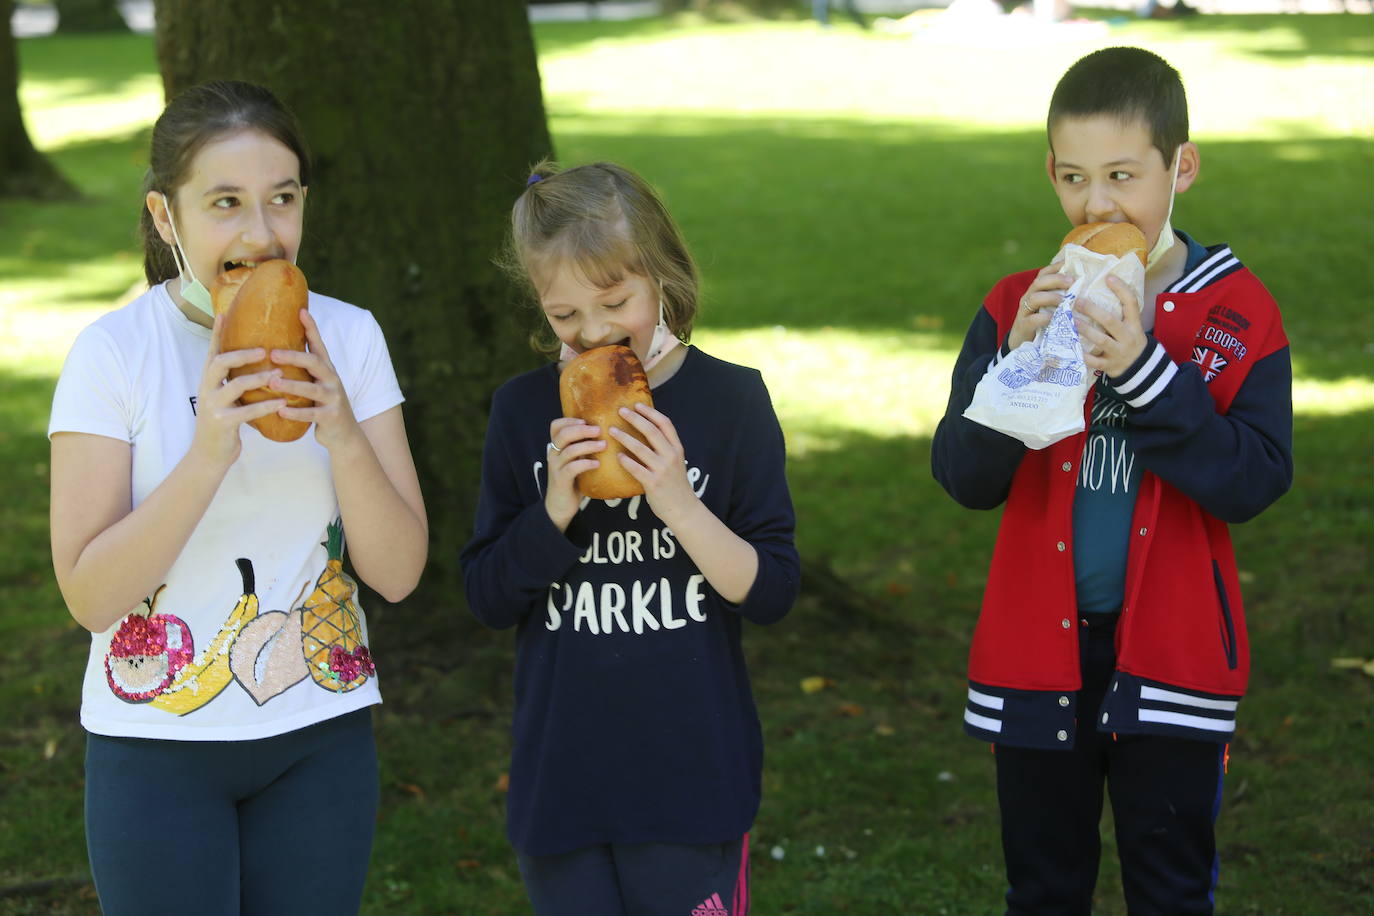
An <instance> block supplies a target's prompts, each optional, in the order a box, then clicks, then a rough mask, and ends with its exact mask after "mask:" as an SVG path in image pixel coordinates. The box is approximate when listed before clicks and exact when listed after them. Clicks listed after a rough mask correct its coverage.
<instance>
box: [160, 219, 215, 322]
mask: <svg viewBox="0 0 1374 916" xmlns="http://www.w3.org/2000/svg"><path fill="white" fill-rule="evenodd" d="M162 203H163V206H165V207H166V208H167V223H168V225H170V226H171V227H172V241H173V242H174V243H175V244H174V245H173V246H172V251H173V255H172V257H173V258H174V259H175V260H176V262H177V267H179V268H180V269H181V298H183V299H185V300H186V301H187V302H189V303H191V304H192V305H194V306H195V307H196V308H198V309H200V310H201V311H202V312H204V313H205V314H206V315H208V316H210V317H211V318H214V317H215V303H214V300H212V299H211V298H210V291H209V290H208V289H206V288H205V284H204V283H201V282H200V280H199V279H197V278H196V273H195V271H193V270H191V262H190V261H189V260H187V258H186V252H185V251H183V250H182V248H181V236H179V235H177V224H176V220H174V219H172V202H171V201H170V200H168V199H167V195H166V194H163V195H162ZM187 276H190V278H191V282H190V283H187V282H186V277H187Z"/></svg>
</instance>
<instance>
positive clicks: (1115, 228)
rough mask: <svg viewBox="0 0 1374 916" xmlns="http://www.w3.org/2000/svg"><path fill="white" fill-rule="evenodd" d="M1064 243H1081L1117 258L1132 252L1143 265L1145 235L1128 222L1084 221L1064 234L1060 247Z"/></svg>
mask: <svg viewBox="0 0 1374 916" xmlns="http://www.w3.org/2000/svg"><path fill="white" fill-rule="evenodd" d="M1064 245H1082V246H1083V247H1084V248H1086V249H1088V250H1089V251H1096V252H1097V253H1098V254H1111V255H1116V256H1117V257H1118V258H1124V257H1126V255H1128V254H1134V255H1135V256H1136V257H1137V258H1139V259H1140V265H1141V266H1142V267H1143V266H1145V258H1146V255H1147V252H1146V249H1145V236H1144V234H1143V233H1142V232H1141V231H1140V230H1139V229H1137V228H1136V227H1135V226H1133V225H1131V224H1130V223H1084V224H1083V225H1081V226H1075V227H1074V228H1073V229H1072V230H1071V231H1070V232H1069V234H1068V235H1066V236H1064V242H1063V245H1060V247H1061V248H1062V247H1064Z"/></svg>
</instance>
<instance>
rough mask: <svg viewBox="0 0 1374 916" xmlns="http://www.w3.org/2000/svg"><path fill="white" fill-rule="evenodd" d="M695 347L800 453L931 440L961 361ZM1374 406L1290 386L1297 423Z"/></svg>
mask: <svg viewBox="0 0 1374 916" xmlns="http://www.w3.org/2000/svg"><path fill="white" fill-rule="evenodd" d="M693 343H695V344H697V345H699V346H700V347H701V348H702V349H703V350H706V351H707V352H709V353H710V354H712V355H713V356H718V357H720V358H722V359H727V360H730V361H731V362H736V363H741V364H743V365H746V366H752V367H754V368H756V369H758V370H759V371H760V372H762V373H763V377H764V380H765V381H766V382H767V383H768V390H769V393H770V394H771V395H772V398H773V405H774V407H775V408H776V409H777V412H778V417H779V420H780V421H781V423H782V425H783V428H784V429H785V430H786V432H787V445H788V451H789V452H790V453H791V454H794V455H798V456H801V455H807V454H812V453H817V452H825V451H829V450H832V449H835V448H839V447H841V446H843V444H844V443H845V442H846V441H847V440H848V438H849V437H851V436H852V435H853V434H854V433H862V434H864V435H865V436H868V437H872V438H876V439H897V438H903V437H922V438H928V437H930V436H931V435H933V434H934V432H935V426H936V424H938V423H939V421H940V417H941V416H943V414H944V410H945V401H946V399H947V398H948V397H949V382H950V372H951V371H952V369H953V368H954V360H955V357H956V356H957V355H958V351H957V349H955V348H954V347H952V346H950V345H949V343H948V342H947V339H946V338H944V337H943V336H941V335H935V334H922V333H899V332H889V333H884V332H874V331H858V330H853V329H844V328H814V329H806V330H799V329H793V328H784V327H771V328H751V329H745V330H729V331H723V330H713V331H699V332H698V333H697V334H696V335H695V336H694V337H693ZM1371 408H1374V378H1367V377H1362V376H1347V377H1345V378H1340V379H1318V378H1310V377H1303V376H1301V375H1299V376H1297V377H1296V378H1295V379H1294V382H1293V411H1294V413H1295V414H1297V415H1298V416H1325V417H1330V416H1340V415H1345V414H1353V413H1359V412H1361V411H1366V410H1370V409H1371Z"/></svg>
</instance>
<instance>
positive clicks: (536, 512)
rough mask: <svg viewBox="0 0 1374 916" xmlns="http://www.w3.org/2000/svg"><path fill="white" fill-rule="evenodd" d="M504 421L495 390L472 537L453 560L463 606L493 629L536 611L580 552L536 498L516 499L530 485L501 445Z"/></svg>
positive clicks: (502, 405)
mask: <svg viewBox="0 0 1374 916" xmlns="http://www.w3.org/2000/svg"><path fill="white" fill-rule="evenodd" d="M512 406H514V405H512ZM509 422H511V420H510V409H509V408H508V407H507V406H506V404H505V399H503V397H502V392H500V391H498V392H497V394H496V397H495V398H494V399H493V402H492V411H491V417H490V419H489V420H488V421H487V438H486V443H485V445H484V446H483V449H482V488H481V492H480V495H479V496H478V501H477V519H476V523H475V525H474V531H473V537H472V540H471V541H469V542H468V544H467V546H465V547H464V548H463V551H462V553H461V554H460V555H459V558H458V562H459V564H460V565H461V566H462V569H463V590H464V591H465V592H466V594H467V599H468V608H469V609H470V610H471V611H472V613H473V615H474V616H475V617H476V618H477V619H478V620H480V621H481V622H482V623H484V624H486V625H487V626H489V627H494V628H496V629H504V628H506V627H512V626H515V625H516V624H518V623H520V621H521V620H523V619H524V618H525V616H526V615H527V614H529V613H531V612H532V611H536V610H538V608H539V607H540V606H541V604H542V602H543V601H544V600H545V596H546V595H547V594H548V589H549V584H550V583H551V582H554V581H555V580H557V579H558V578H559V576H561V575H562V574H563V573H564V572H566V571H567V570H568V569H569V568H570V567H572V566H573V565H574V564H575V563H576V562H577V558H578V556H579V555H580V554H581V552H582V548H580V547H578V546H577V545H576V544H574V543H573V542H572V541H570V540H569V539H568V538H567V537H566V536H564V534H563V532H561V531H559V530H558V528H557V526H555V525H554V523H553V520H552V519H550V518H549V513H548V512H547V511H546V510H545V509H544V502H543V500H542V499H535V500H533V501H532V502H529V503H528V504H526V503H525V502H524V500H523V499H522V494H526V493H528V491H529V488H530V486H531V484H530V483H529V482H526V483H525V484H524V486H522V485H521V481H520V479H519V477H518V476H517V475H518V473H519V471H518V468H517V467H516V464H515V462H514V461H513V460H512V459H511V456H510V453H509V449H508V448H507V447H506V433H507V428H506V424H507V423H509Z"/></svg>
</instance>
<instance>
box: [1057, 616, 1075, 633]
mask: <svg viewBox="0 0 1374 916" xmlns="http://www.w3.org/2000/svg"><path fill="white" fill-rule="evenodd" d="M1059 625H1060V626H1061V627H1063V628H1064V629H1066V630H1067V629H1068V628H1069V627H1071V626H1073V624H1071V623H1069V618H1067V617H1065V618H1064V619H1063V620H1061V621H1059Z"/></svg>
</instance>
